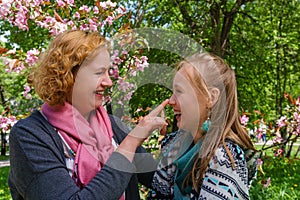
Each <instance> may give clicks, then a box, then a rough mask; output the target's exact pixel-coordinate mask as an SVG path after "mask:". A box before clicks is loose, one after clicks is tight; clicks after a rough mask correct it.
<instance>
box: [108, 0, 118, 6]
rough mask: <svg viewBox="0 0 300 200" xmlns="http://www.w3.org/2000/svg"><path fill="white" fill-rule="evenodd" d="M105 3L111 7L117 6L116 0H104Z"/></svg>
mask: <svg viewBox="0 0 300 200" xmlns="http://www.w3.org/2000/svg"><path fill="white" fill-rule="evenodd" d="M105 3H106V5H108V6H110V7H112V8H114V7H116V6H117V3H116V2H111V1H110V0H108V1H106V2H105Z"/></svg>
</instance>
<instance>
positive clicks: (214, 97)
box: [208, 88, 220, 108]
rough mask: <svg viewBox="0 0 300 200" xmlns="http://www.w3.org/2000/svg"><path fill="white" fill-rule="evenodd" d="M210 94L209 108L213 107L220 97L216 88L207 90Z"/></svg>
mask: <svg viewBox="0 0 300 200" xmlns="http://www.w3.org/2000/svg"><path fill="white" fill-rule="evenodd" d="M209 93H210V100H209V103H208V104H209V107H210V108H211V107H213V106H214V105H215V103H216V102H217V101H218V99H219V96H220V90H219V89H218V88H212V89H210V90H209Z"/></svg>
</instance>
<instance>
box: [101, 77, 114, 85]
mask: <svg viewBox="0 0 300 200" xmlns="http://www.w3.org/2000/svg"><path fill="white" fill-rule="evenodd" d="M101 84H102V86H104V87H111V86H112V85H113V82H112V80H111V79H110V77H109V75H108V74H107V75H106V76H105V78H104V79H103V80H102V82H101Z"/></svg>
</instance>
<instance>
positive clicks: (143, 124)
mask: <svg viewBox="0 0 300 200" xmlns="http://www.w3.org/2000/svg"><path fill="white" fill-rule="evenodd" d="M168 103H169V100H168V99H167V100H165V101H163V102H162V103H161V104H160V105H159V106H158V107H156V108H155V109H154V110H152V111H151V112H150V113H149V114H148V115H146V116H145V117H144V118H143V119H142V120H141V121H140V122H139V123H138V125H137V126H136V127H135V128H134V129H133V130H132V131H131V132H130V133H129V134H128V135H127V137H126V138H125V139H124V140H123V141H122V143H121V144H120V145H119V147H118V149H117V151H118V152H120V153H122V154H123V155H125V156H126V157H127V158H128V159H129V160H132V158H133V155H129V154H130V153H131V154H134V153H135V150H136V148H137V147H138V146H140V145H141V144H142V143H143V142H144V140H145V139H146V138H148V137H149V136H150V135H151V133H152V132H153V131H154V130H156V129H159V130H160V129H162V128H163V127H164V126H166V125H168V124H167V122H166V120H165V118H164V117H160V116H158V115H159V114H160V113H161V112H162V111H163V109H164V108H165V106H166V105H168Z"/></svg>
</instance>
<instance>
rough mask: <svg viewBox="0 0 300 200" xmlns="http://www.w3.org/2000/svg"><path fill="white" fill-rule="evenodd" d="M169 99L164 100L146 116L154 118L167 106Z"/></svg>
mask: <svg viewBox="0 0 300 200" xmlns="http://www.w3.org/2000/svg"><path fill="white" fill-rule="evenodd" d="M168 103H169V99H166V100H164V101H163V102H162V103H161V104H160V105H159V106H157V107H156V108H155V109H154V110H152V111H151V112H150V113H149V114H148V116H150V117H156V116H157V115H158V114H159V113H161V111H163V109H164V108H165V107H166V105H168Z"/></svg>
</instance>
